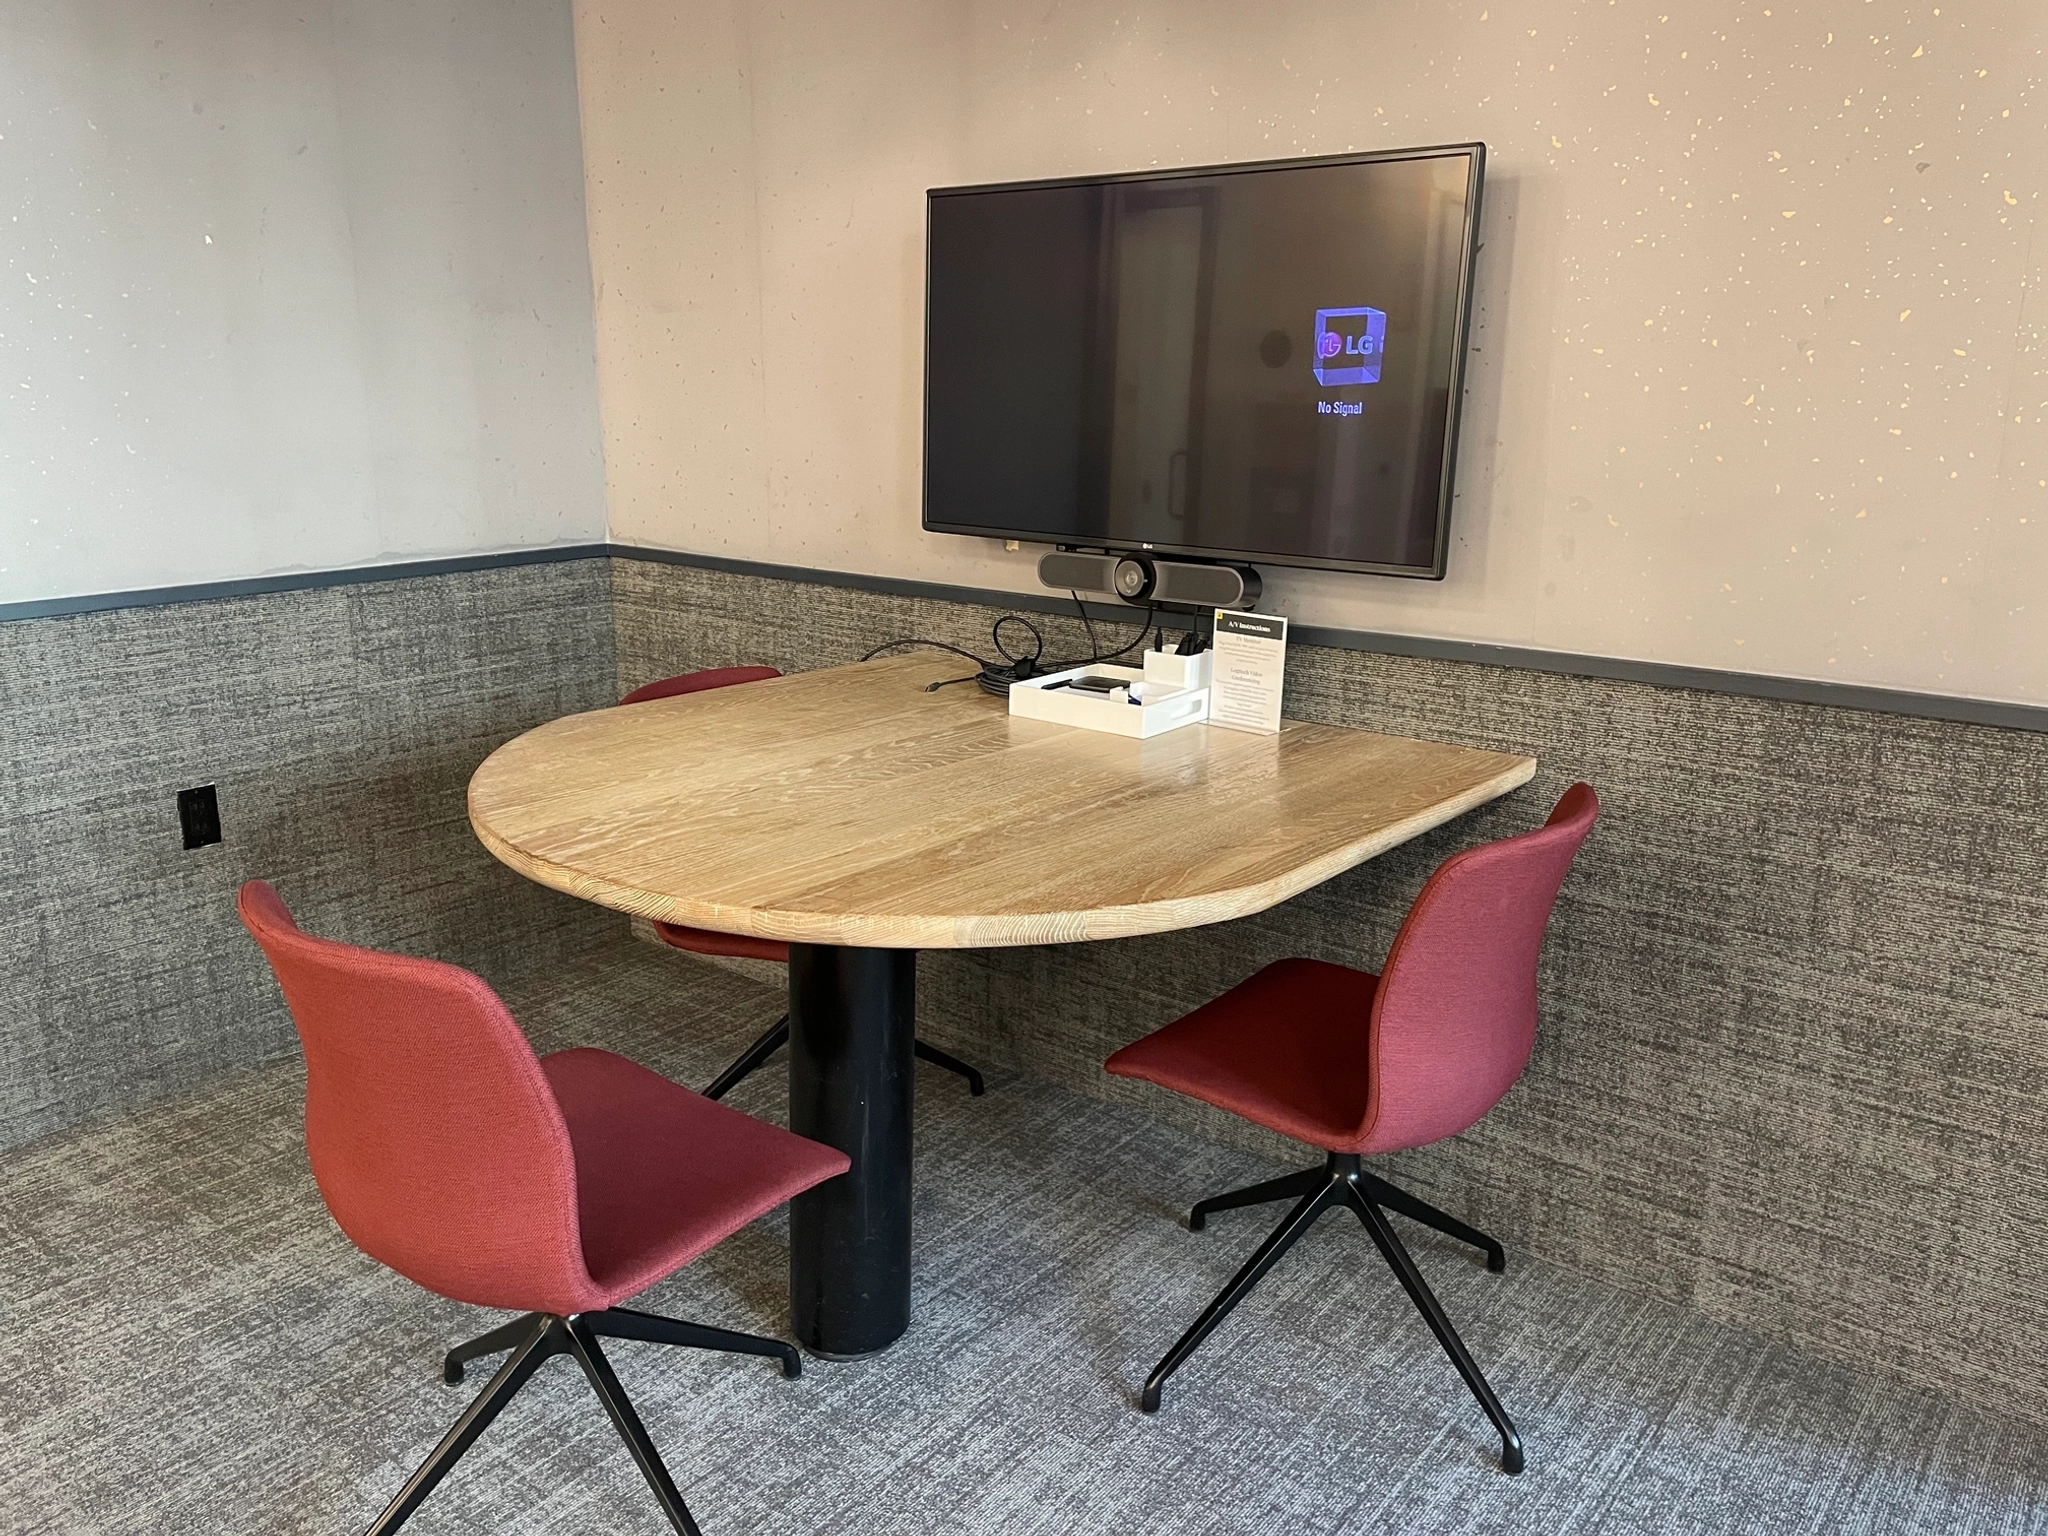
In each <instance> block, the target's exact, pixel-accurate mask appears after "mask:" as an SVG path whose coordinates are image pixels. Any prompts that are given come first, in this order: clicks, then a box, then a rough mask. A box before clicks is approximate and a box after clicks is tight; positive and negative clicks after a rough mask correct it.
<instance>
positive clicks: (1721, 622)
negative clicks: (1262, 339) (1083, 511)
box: [577, 0, 2048, 703]
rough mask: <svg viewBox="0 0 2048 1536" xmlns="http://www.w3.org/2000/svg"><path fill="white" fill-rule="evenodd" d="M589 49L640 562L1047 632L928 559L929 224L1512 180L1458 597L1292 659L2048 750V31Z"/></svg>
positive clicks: (1498, 25) (1673, 23)
mask: <svg viewBox="0 0 2048 1536" xmlns="http://www.w3.org/2000/svg"><path fill="white" fill-rule="evenodd" d="M577 23H578V25H577V53H578V66H579V69H580V71H581V75H582V104H583V131H584V142H585V150H586V158H587V162H588V165H589V187H588V192H587V205H588V210H589V220H590V233H591V260H592V264H593V271H594V273H595V276H596V281H597V293H598V356H599V377H600V387H601V389H602V392H603V397H604V401H605V413H604V415H605V423H604V424H605V433H606V463H607V474H608V478H609V485H610V507H611V519H612V521H611V530H612V537H613V538H614V539H617V540H620V541H621V542H624V543H628V544H633V545H641V546H655V547H661V548H670V549H684V550H695V551H700V552H703V553H708V554H725V555H731V556H735V557H739V558H746V559H753V560H759V561H767V562H774V563H781V564H791V565H802V566H810V567H816V568H825V569H836V570H856V571H869V572H874V573H877V574H881V575H887V576H895V577H910V578H922V579H926V580H931V581H939V582H949V583H954V584H959V585H966V586H975V587H984V588H991V587H992V588H1010V589H1014V590H1020V591H1028V590H1031V589H1032V587H1033V584H1034V583H1033V576H1032V570H1031V562H1032V560H1033V559H1034V558H1035V557H1036V554H1037V551H1035V550H1031V549H1028V548H1027V549H1026V550H1024V551H1021V552H1018V553H1014V554H1013V553H1006V552H1004V551H1003V549H1002V548H1001V546H1000V545H998V544H996V543H994V542H993V541H990V540H974V539H962V538H953V537H940V536H932V535H924V534H920V533H919V531H918V506H919V491H920V479H919V464H920V453H921V439H920V429H921V422H922V412H921V401H922V395H921V391H922V387H923V374H922V358H921V353H922V346H923V316H924V268H923V255H924V248H923V228H924V224H923V220H924V193H925V189H926V188H927V187H933V186H946V185H957V184H960V183H966V182H983V181H1006V180H1014V179H1024V178H1034V177H1045V176H1068V175H1086V174H1095V173H1101V172H1108V171H1125V170H1136V169H1143V168H1146V167H1150V166H1174V165H1201V164H1211V163H1217V162H1225V161H1251V160H1262V159H1270V158H1278V157H1285V156H1291V155H1308V154H1319V153H1330V152H1340V151H1345V150H1351V149H1361V150H1363V149H1386V148H1396V147H1400V146H1408V145H1418V144H1441V143H1448V142H1455V141H1465V140H1472V139H1482V140H1484V141H1485V142H1486V143H1487V145H1488V146H1489V149H1490V159H1489V165H1488V190H1487V210H1488V211H1487V215H1486V218H1485V221H1484V225H1483V228H1482V238H1483V240H1484V242H1485V245H1484V249H1483V250H1482V251H1481V253H1480V257H1479V269H1478V277H1477V282H1476V286H1475V290H1474V292H1475V302H1474V311H1473V336H1472V340H1473V349H1474V350H1473V353H1472V357H1471V367H1470V372H1469V375H1468V377H1469V381H1470V396H1469V399H1468V401H1467V404H1466V411H1465V418H1464V422H1465V426H1464V438H1463V444H1462V449H1461V453H1460V463H1459V471H1458V475H1459V478H1458V487H1459V496H1458V502H1457V510H1456V513H1455V515H1454V517H1453V519H1452V536H1453V545H1452V549H1451V552H1450V577H1449V580H1448V581H1447V582H1446V583H1445V584H1443V585H1442V586H1433V585H1428V584H1422V583H1403V582H1389V581H1378V582H1361V581H1358V580H1356V579H1355V578H1351V577H1346V576H1342V575H1326V574H1316V573H1304V572H1287V571H1269V572H1268V573H1267V576H1268V580H1269V583H1270V587H1269V590H1270V592H1271V594H1272V596H1271V604H1270V605H1271V606H1272V607H1273V609H1274V611H1276V612H1282V613H1286V614H1288V615H1290V616H1291V617H1293V618H1294V619H1296V620H1297V621H1299V622H1302V623H1312V624H1325V625H1330V626H1334V627H1339V628H1349V629H1363V630H1382V631H1391V632H1394V633H1401V634H1419V635H1433V636H1442V637H1448V638H1454V639H1471V640H1490V641H1499V642H1503V643H1507V644H1515V645H1527V646H1534V647H1537V648H1539V649H1546V650H1554V651H1567V652H1574V653H1582V654H1592V655H1606V656H1623V657H1633V658H1638V659H1642V660H1651V661H1668V662H1677V663H1685V664H1689V665H1695V666H1705V667H1718V668H1727V669H1733V670H1737V671H1751V672H1769V673H1774V674H1780V675H1789V676H1799V677H1812V678H1824V679H1833V680H1836V681H1840V682H1856V683H1867V684H1872V685H1877V686H1883V687H1895V688H1910V689H1918V690H1921V691H1926V692H1934V693H1949V694H1964V695H1969V696H1972V697H1981V698H1999V699H2008V700H2015V701H2020V702H2036V703H2040V702H2048V670H2044V669H2043V668H2042V667H2041V665H2040V661H2039V658H2040V657H2042V656H2043V655H2048V604H2044V603H2043V602H2042V601H2041V600H2040V594H2041V593H2042V592H2043V591H2044V590H2048V372H2044V370H2048V352H2044V350H2043V346H2042V326H2043V323H2044V318H2048V317H2044V313H2043V312H2042V310H2041V308H2040V290H2041V288H2042V286H2043V281H2044V272H2043V265H2042V264H2043V259H2044V256H2048V248H2044V247H2042V246H2041V245H2040V243H2039V242H2038V241H2037V239H2036V230H2037V227H2038V224H2039V221H2040V220H2041V218H2042V216H2043V210H2044V201H2043V185H2042V179H2041V167H2042V166H2043V165H2044V164H2048V97H2044V94H2043V90H2042V68H2041V61H2042V58H2043V49H2044V48H2048V6H2043V5H2042V4H2040V0H1950V3H1946V4H1942V5H1939V6H1938V7H1937V6H1930V5H1928V4H1926V3H1924V0H1910V3H1909V0H1834V3H1828V4H1814V3H1807V4H1791V3H1786V4H1778V5H1775V6H1774V5H1770V4H1768V3H1765V4H1758V3H1756V0H1696V3H1689V4H1684V5H1678V4H1673V3H1669V0H1655V3H1645V0H1456V3H1446V0H1265V3H1261V4H1257V5H1247V4H1244V3H1242V0H1187V3H1176V4H1171V5H1153V6H1124V5H1115V4H1090V5H1050V6H1049V5H1047V4H1045V3H1043V0H1030V3H1024V0H899V3H894V4H890V5H884V6H846V5H836V4H831V3H828V0H777V3H775V4H772V5H771V4H766V3H758V0H734V3H731V4H726V5H717V6H694V7H682V6H675V5H671V4H667V3H663V0H578V5H577ZM1360 259H1361V261H1362V262H1363V261H1366V260H1368V259H1369V257H1368V256H1367V255H1365V254H1364V253H1361V258H1360ZM1306 321H1307V317H1304V323H1306Z"/></svg>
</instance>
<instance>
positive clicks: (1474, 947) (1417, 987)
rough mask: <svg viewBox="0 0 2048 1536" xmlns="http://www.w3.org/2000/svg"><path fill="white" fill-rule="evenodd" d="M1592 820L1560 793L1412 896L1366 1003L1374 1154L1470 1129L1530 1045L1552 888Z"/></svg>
mask: <svg viewBox="0 0 2048 1536" xmlns="http://www.w3.org/2000/svg"><path fill="white" fill-rule="evenodd" d="M1599 814H1600V801H1599V797H1598V796H1596V795H1595V794H1594V793H1593V789H1592V786H1591V785H1588V784H1574V785H1573V786H1572V787H1571V788H1570V789H1568V790H1566V791H1565V792H1564V796H1563V798H1562V799H1560V800H1559V801H1558V802H1557V808H1556V809H1555V810H1553V811H1552V812H1551V813H1550V819H1549V820H1548V821H1547V822H1545V823H1544V825H1543V826H1541V827H1539V828H1537V830H1535V831H1534V832H1526V833H1524V834H1522V835H1521V836H1520V837H1510V838H1507V839H1505V840H1503V841H1501V842H1497V843H1488V844H1485V845H1484V846H1483V847H1479V848H1471V849H1467V850H1466V851H1465V852H1463V853H1459V854H1454V855H1452V856H1451V857H1450V858H1448V859H1446V860H1445V861H1444V862H1443V864H1442V866H1441V867H1439V868H1438V870H1437V872H1436V873H1435V874H1433V875H1431V876H1430V877H1429V883H1428V884H1426V885H1425V886H1423V888H1422V894H1421V895H1419V896H1417V897H1416V898H1415V905H1414V906H1413V907H1411V908H1410V909H1409V912H1408V917H1407V919H1406V921H1404V922H1403V923H1402V924H1401V931H1400V933H1398V934H1397V935H1395V938H1394V944H1393V948H1392V949H1391V950H1389V951H1388V953H1387V964H1386V969H1385V970H1384V971H1382V972H1381V974H1380V984H1379V989H1378V991H1377V993H1376V994H1375V996H1374V998H1373V1008H1372V1020H1371V1024H1370V1030H1371V1035H1370V1042H1369V1050H1370V1068H1369V1072H1370V1077H1369V1082H1368V1095H1369V1096H1368V1100H1367V1108H1366V1116H1365V1123H1364V1126H1363V1127H1362V1128H1361V1129H1362V1132H1363V1134H1364V1136H1365V1139H1366V1140H1367V1141H1368V1142H1369V1144H1370V1148H1371V1150H1373V1151H1379V1152H1389V1151H1396V1150H1399V1149H1401V1148H1404V1147H1419V1146H1424V1145H1426V1144H1428V1143H1429V1142H1432V1141H1438V1140H1441V1139H1442V1138H1443V1137H1445V1136H1454V1135H1456V1134H1457V1133H1458V1132H1459V1131H1462V1130H1465V1129H1466V1128H1468V1127H1469V1126H1471V1125H1473V1124H1475V1123H1477V1121H1478V1120H1479V1118H1480V1117H1481V1116H1482V1115H1484V1114H1485V1113H1486V1112H1487V1111H1488V1110H1489V1109H1491V1108H1493V1106H1494V1105H1495V1104H1496V1103H1498V1102H1499V1101H1500V1097H1501V1095H1502V1094H1504V1093H1506V1092H1507V1091H1508V1089H1509V1088H1511V1087H1513V1086H1514V1083H1515V1079H1516V1078H1518V1077H1520V1076H1521V1075H1522V1069H1523V1068H1524V1067H1525V1066H1527V1065H1528V1062H1529V1052H1530V1050H1531V1048H1532V1047H1533V1046H1534V1045H1535V1043H1536V962H1537V960H1538V958H1539V957H1540V955H1541V954H1542V951H1543V933H1544V929H1545V928H1546V927H1547V926H1548V925H1549V922H1550V909H1551V907H1552V905H1553V904H1554V903H1555V902H1556V900H1557V892H1558V888H1559V887H1560V886H1562V885H1563V884H1564V877H1565V875H1566V874H1567V873H1568V872H1569V871H1570V869H1571V867H1572V858H1573V856H1574V855H1576V854H1577V853H1578V851H1579V845H1580V844H1581V843H1583V842H1585V840H1586V834H1587V833H1589V832H1591V831H1592V830H1593V823H1594V821H1595V819H1597V818H1598V816H1599Z"/></svg>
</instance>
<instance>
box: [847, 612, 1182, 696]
mask: <svg viewBox="0 0 2048 1536" xmlns="http://www.w3.org/2000/svg"><path fill="white" fill-rule="evenodd" d="M1067 595H1068V596H1070V597H1071V598H1073V600H1074V607H1075V608H1076V609H1078V610H1079V612H1080V614H1081V624H1082V627H1083V628H1085V629H1086V630H1087V631H1088V650H1089V653H1090V654H1089V655H1088V656H1086V657H1084V658H1083V659H1081V660H1079V661H1055V662H1047V661H1046V660H1045V635H1044V634H1043V633H1042V632H1041V631H1040V630H1039V628H1038V626H1037V625H1036V624H1034V623H1032V622H1031V621H1030V620H1029V619H1027V618H1025V617H1024V616H1023V615H1022V614H1020V613H1006V614H1004V615H1003V616H1002V617H1001V618H999V619H997V620H996V621H995V623H993V624H991V625H990V626H989V636H988V637H989V641H990V643H991V644H993V645H994V646H995V649H996V654H997V655H998V656H1000V657H1002V660H1001V661H990V660H989V659H988V658H987V657H985V656H977V655H975V654H974V652H972V651H970V650H965V649H963V648H962V647H960V646H957V645H950V644H948V643H947V642H946V641H944V640H926V639H923V638H922V637H920V636H916V635H904V636H900V637H899V638H897V639H894V640H884V641H883V642H882V643H881V644H880V645H878V646H876V647H875V648H874V649H873V650H871V651H869V652H868V653H867V654H866V655H865V656H863V657H861V660H862V661H873V660H874V659H875V658H876V657H877V656H879V655H881V654H882V652H884V651H889V650H894V649H896V648H897V647H898V646H921V647H923V648H924V649H926V650H933V651H945V652H947V653H949V654H951V655H954V656H964V657H965V658H966V659H967V660H969V661H971V662H973V663H974V664H975V665H976V666H978V667H980V668H981V670H980V671H979V672H974V673H970V674H969V675H968V676H966V677H947V678H941V679H940V680H939V681H938V682H936V683H929V684H927V685H926V686H925V690H924V691H925V692H926V693H937V692H938V691H939V690H940V689H941V688H950V687H952V686H953V685H954V684H955V683H977V684H979V685H980V687H981V691H982V692H983V693H988V694H993V695H994V696H995V697H997V698H1007V697H1009V693H1010V685H1011V684H1012V683H1019V682H1022V681H1024V680H1025V679H1026V678H1031V677H1039V676H1041V675H1043V674H1045V673H1047V672H1067V671H1071V670H1072V669H1073V668H1075V667H1086V666H1093V665H1094V664H1095V663H1096V662H1099V661H1114V660H1116V659H1117V657H1119V656H1128V655H1129V654H1130V653H1131V652H1132V651H1133V650H1135V649H1136V648H1137V647H1139V646H1141V645H1143V644H1144V643H1145V641H1146V640H1147V639H1148V638H1150V636H1151V633H1152V631H1153V630H1154V629H1155V628H1156V627H1157V625H1156V624H1155V622H1154V620H1155V617H1156V615H1157V613H1158V607H1157V605H1156V604H1149V603H1148V604H1147V605H1146V607H1145V622H1144V623H1143V624H1142V625H1140V627H1139V629H1138V638H1137V639H1135V640H1133V641H1131V643H1130V644H1129V645H1126V646H1123V647H1122V648H1120V649H1118V650H1114V651H1111V652H1109V653H1108V654H1107V655H1104V654H1103V652H1102V642H1101V641H1100V640H1099V639H1097V637H1096V634H1095V624H1094V622H1093V621H1092V620H1091V619H1090V618H1089V617H1088V608H1087V605H1086V604H1084V603H1083V602H1082V601H1081V594H1080V593H1079V592H1072V591H1070V592H1069V593H1068V594H1067ZM1005 624H1021V625H1023V626H1024V628H1025V630H1026V631H1028V632H1029V633H1030V635H1031V644H1032V649H1031V651H1030V652H1029V654H1026V653H1024V652H1022V651H1013V650H1011V649H1010V648H1009V646H1007V645H1005V644H1004V643H1003V626H1004V625H1005Z"/></svg>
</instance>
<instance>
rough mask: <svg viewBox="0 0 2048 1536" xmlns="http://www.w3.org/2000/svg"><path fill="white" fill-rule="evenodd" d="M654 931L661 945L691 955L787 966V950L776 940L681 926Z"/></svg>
mask: <svg viewBox="0 0 2048 1536" xmlns="http://www.w3.org/2000/svg"><path fill="white" fill-rule="evenodd" d="M654 931H655V932H656V933H658V934H660V935H661V941H662V943H664V944H673V945H674V946H675V947H676V948H677V949H687V950H689V951H690V952H691V953H692V954H695V955H738V956H739V957H740V958H741V959H743V960H773V961H774V962H775V963H776V964H778V965H787V964H789V946H788V945H787V944H785V943H783V942H782V940H780V939H756V938H753V937H751V936H749V935H747V934H744V933H714V932H713V931H712V930H711V929H709V928H685V927H684V926H683V925H682V924H681V923H656V924H655V925H654Z"/></svg>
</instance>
